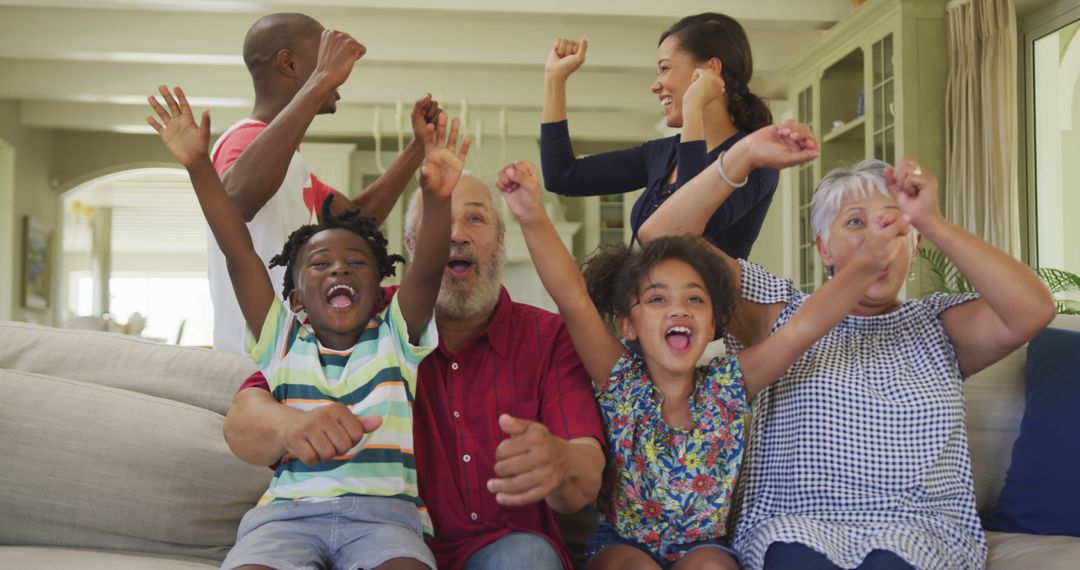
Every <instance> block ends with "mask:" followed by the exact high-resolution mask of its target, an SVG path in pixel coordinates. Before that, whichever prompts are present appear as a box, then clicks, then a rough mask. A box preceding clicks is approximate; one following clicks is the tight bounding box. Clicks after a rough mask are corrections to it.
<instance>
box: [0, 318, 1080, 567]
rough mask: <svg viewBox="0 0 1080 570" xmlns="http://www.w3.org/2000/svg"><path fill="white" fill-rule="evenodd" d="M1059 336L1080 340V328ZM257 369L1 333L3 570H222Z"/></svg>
mask: <svg viewBox="0 0 1080 570" xmlns="http://www.w3.org/2000/svg"><path fill="white" fill-rule="evenodd" d="M1055 326H1064V327H1068V328H1074V329H1078V330H1080V318H1075V317H1073V318H1059V320H1058V321H1056V322H1055ZM1025 354H1026V352H1025V350H1024V349H1020V350H1018V351H1016V353H1014V354H1012V355H1010V356H1009V357H1008V358H1006V359H1005V360H1003V361H1002V362H1000V363H998V364H997V365H995V366H993V367H992V368H990V369H988V370H986V371H984V372H982V373H981V374H979V375H977V376H975V377H973V378H971V379H969V381H968V383H967V412H968V424H969V434H970V439H971V448H972V456H973V457H972V459H973V465H974V470H975V480H976V491H977V494H978V501H979V508H980V510H985V509H987V508H989V507H990V506H992V503H993V501H994V499H995V498H996V496H997V493H998V491H999V489H1000V487H1001V484H1002V481H1003V479H1004V475H1005V470H1006V468H1007V467H1008V462H1009V457H1010V452H1011V448H1012V442H1013V440H1014V439H1015V438H1016V435H1017V430H1018V426H1019V422H1020V418H1021V416H1022V414H1023V393H1024V378H1023V365H1024V357H1025ZM252 370H253V367H252V365H251V364H250V362H248V361H247V360H246V359H245V358H243V357H239V356H231V355H224V354H219V353H212V352H209V351H205V350H201V349H193V348H177V347H174V346H163V345H159V344H153V343H149V342H144V341H140V340H138V339H134V338H131V337H125V336H120V335H115V334H109V333H99V332H87V331H71V330H59V329H51V328H44V327H38V326H33V325H26V324H21V323H8V322H0V393H2V394H3V400H2V401H3V403H2V404H0V457H2V461H0V513H2V516H0V568H18V569H22V568H67V567H72V566H74V567H80V568H90V569H96V568H110V569H112V568H122V569H127V568H130V569H157V568H161V569H172V568H213V567H217V565H218V563H219V561H220V560H221V559H222V558H223V557H224V556H225V553H226V552H227V551H228V549H229V547H230V545H231V544H232V542H233V540H234V538H235V532H236V526H237V524H238V523H239V521H240V517H241V516H243V514H244V512H245V511H246V510H247V509H248V508H250V506H251V505H252V504H254V503H255V501H256V500H257V499H258V497H259V495H260V494H261V493H262V491H263V490H264V489H265V488H266V485H267V484H268V482H269V479H270V476H271V472H270V470H268V469H265V468H261V467H256V466H251V465H247V464H244V463H243V462H241V461H239V460H238V459H236V458H235V457H233V455H232V453H230V452H229V449H228V447H227V446H226V445H225V442H224V440H223V438H222V435H221V423H222V419H223V415H224V414H225V412H226V410H227V409H228V406H229V402H230V400H231V398H232V395H233V392H234V391H235V389H236V387H237V386H239V384H240V383H241V382H242V381H243V379H244V378H246V377H247V375H248V374H249V373H250V372H251V371H252ZM989 540H990V545H991V547H990V563H989V568H990V569H992V570H1001V569H1018V570H1019V569H1023V570H1027V569H1040V570H1052V569H1056V568H1061V569H1065V568H1069V569H1075V568H1078V567H1080V539H1078V538H1068V537H1038V536H1028V535H1007V534H997V533H990V534H989Z"/></svg>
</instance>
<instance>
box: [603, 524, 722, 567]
mask: <svg viewBox="0 0 1080 570" xmlns="http://www.w3.org/2000/svg"><path fill="white" fill-rule="evenodd" d="M611 546H633V547H634V548H636V549H638V550H640V551H642V552H644V553H645V554H648V555H649V557H650V558H652V559H653V561H654V562H656V563H657V564H658V565H659V566H660V567H661V568H665V569H666V568H671V566H672V565H673V564H675V563H674V562H672V561H670V560H668V559H666V558H664V557H663V556H661V555H660V554H659V553H657V552H653V550H652V549H650V548H649V547H648V546H646V545H644V544H642V543H640V542H638V541H636V540H634V539H632V538H623V537H622V536H619V533H617V532H615V527H613V526H611V524H610V523H608V522H606V521H600V522H598V523H596V534H594V535H593V537H592V539H591V540H589V546H588V548H586V551H585V564H586V565H588V563H589V562H591V561H592V559H593V558H595V557H596V555H597V554H600V552H601V551H603V550H604V549H605V548H608V547H611ZM699 548H719V549H720V550H723V551H724V552H726V553H727V554H728V556H731V557H732V558H733V559H735V562H738V561H739V557H738V555H737V554H735V551H734V550H732V549H731V547H730V546H728V542H727V539H726V538H714V539H706V540H696V541H694V542H688V543H686V544H679V545H673V546H672V547H671V550H672V551H673V552H677V553H678V554H679V558H680V559H681V558H682V557H683V556H686V555H687V554H688V553H689V552H690V551H691V550H697V549H699Z"/></svg>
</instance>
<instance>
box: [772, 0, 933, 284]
mask: <svg viewBox="0 0 1080 570" xmlns="http://www.w3.org/2000/svg"><path fill="white" fill-rule="evenodd" d="M945 35H946V25H945V3H944V2H941V1H940V0H871V1H870V2H868V3H866V4H864V5H863V6H862V7H860V8H859V9H858V10H856V11H854V12H852V13H851V14H850V15H849V16H848V17H847V18H845V19H844V20H841V21H840V22H839V23H837V24H836V25H835V26H833V28H832V29H830V30H829V31H828V32H826V33H825V34H823V35H822V36H821V37H820V38H818V40H817V41H815V42H814V43H812V44H811V45H809V46H807V49H806V50H805V51H804V52H803V53H801V54H800V55H799V56H798V57H797V58H795V59H793V60H792V61H790V62H788V63H787V64H786V65H785V66H784V68H783V72H784V74H785V75H786V76H787V77H789V78H790V79H791V83H790V85H791V88H790V90H789V101H791V102H792V103H793V104H794V105H795V112H796V118H797V119H798V120H799V121H801V122H805V123H809V124H810V125H811V127H812V128H813V130H814V132H815V133H817V134H818V137H819V140H820V142H821V156H820V157H819V158H818V159H817V160H815V161H813V162H811V163H809V164H806V165H803V166H800V167H797V168H796V169H795V172H794V177H793V179H794V189H795V191H796V193H797V195H798V199H797V200H794V201H793V206H794V207H795V208H796V213H795V219H798V220H799V231H798V232H796V234H795V240H796V243H794V244H792V247H793V248H794V251H795V252H796V255H797V263H796V271H797V275H796V276H795V282H796V284H797V285H799V286H800V288H802V289H804V290H806V291H811V290H813V289H815V288H816V287H818V286H820V285H821V283H822V281H823V280H824V279H825V272H824V268H823V267H822V264H821V259H820V257H819V256H818V255H817V252H816V248H815V244H814V233H813V230H812V228H811V226H810V209H809V205H810V199H811V197H812V196H813V191H814V188H815V186H816V184H817V182H818V180H820V179H821V177H822V176H824V175H825V174H827V173H828V172H829V171H830V170H832V169H833V168H836V167H838V166H852V165H854V164H855V163H857V162H859V161H860V160H863V159H867V158H877V159H880V160H884V161H885V162H888V163H890V164H894V163H895V162H896V161H897V160H899V159H900V158H903V157H905V156H912V157H915V158H917V159H918V161H919V163H920V164H921V165H922V166H923V168H925V169H927V170H929V171H931V172H933V173H935V174H936V175H937V176H938V179H939V181H941V194H942V195H944V192H945V190H946V189H945V188H944V171H945V111H944V108H945V80H946V78H945V72H946V52H945V50H946V41H945ZM917 273H918V272H916V275H915V278H914V279H911V280H909V281H908V283H907V286H906V294H907V295H908V296H915V295H917V294H919V293H921V292H922V291H924V290H926V288H927V286H928V284H927V283H924V282H923V280H922V279H921V278H920V277H919V276H918V275H917Z"/></svg>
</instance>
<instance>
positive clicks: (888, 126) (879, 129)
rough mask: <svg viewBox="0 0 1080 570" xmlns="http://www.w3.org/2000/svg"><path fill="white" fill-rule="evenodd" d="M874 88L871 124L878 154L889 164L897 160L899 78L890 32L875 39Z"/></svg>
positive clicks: (875, 155) (879, 157)
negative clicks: (896, 77)
mask: <svg viewBox="0 0 1080 570" xmlns="http://www.w3.org/2000/svg"><path fill="white" fill-rule="evenodd" d="M871 52H872V54H873V56H872V57H873V59H872V62H871V67H872V81H873V86H872V91H873V98H874V103H873V104H874V113H873V115H872V122H871V125H870V129H871V133H873V137H874V158H876V159H879V160H884V161H885V162H887V163H889V164H894V163H895V162H896V120H895V118H896V111H897V109H896V96H895V92H896V88H895V85H896V81H895V77H894V66H893V36H892V34H888V35H886V36H885V37H884V38H882V39H881V40H879V41H877V42H875V43H874V46H873V49H872V50H871Z"/></svg>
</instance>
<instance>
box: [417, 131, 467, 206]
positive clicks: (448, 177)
mask: <svg viewBox="0 0 1080 570" xmlns="http://www.w3.org/2000/svg"><path fill="white" fill-rule="evenodd" d="M459 124H460V121H459V120H458V119H457V118H456V117H455V118H454V120H453V121H451V123H450V134H449V135H446V134H445V133H446V113H439V117H438V119H437V120H436V121H435V122H434V123H428V124H427V125H425V126H424V165H423V166H422V167H420V188H421V189H423V191H424V192H426V193H428V194H431V195H435V196H441V197H449V196H450V194H451V193H452V192H453V191H454V186H457V183H458V180H459V179H460V178H461V171H462V170H464V169H465V158H466V157H467V156H468V154H469V146H470V145H471V144H472V137H465V140H463V141H462V142H461V147H458V144H457V139H458V127H459Z"/></svg>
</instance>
